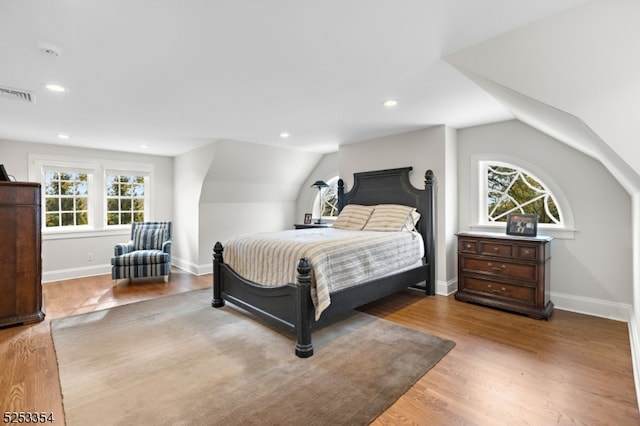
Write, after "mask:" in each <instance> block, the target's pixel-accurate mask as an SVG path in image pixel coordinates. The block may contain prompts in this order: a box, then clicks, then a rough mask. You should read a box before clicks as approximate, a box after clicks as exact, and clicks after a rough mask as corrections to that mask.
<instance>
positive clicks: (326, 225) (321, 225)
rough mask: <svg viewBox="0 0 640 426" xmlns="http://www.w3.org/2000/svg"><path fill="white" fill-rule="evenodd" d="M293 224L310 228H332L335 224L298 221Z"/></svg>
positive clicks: (296, 226) (298, 227) (300, 227)
mask: <svg viewBox="0 0 640 426" xmlns="http://www.w3.org/2000/svg"><path fill="white" fill-rule="evenodd" d="M293 226H294V227H295V228H296V229H309V228H331V227H332V226H333V225H332V224H330V223H296V224H294V225H293Z"/></svg>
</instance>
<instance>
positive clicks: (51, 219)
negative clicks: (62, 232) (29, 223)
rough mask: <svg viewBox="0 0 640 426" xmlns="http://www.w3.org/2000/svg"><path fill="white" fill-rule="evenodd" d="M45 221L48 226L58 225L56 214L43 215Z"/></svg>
mask: <svg viewBox="0 0 640 426" xmlns="http://www.w3.org/2000/svg"><path fill="white" fill-rule="evenodd" d="M45 221H46V222H47V227H49V226H59V225H60V220H59V218H58V214H57V213H56V214H47V215H46V216H45Z"/></svg>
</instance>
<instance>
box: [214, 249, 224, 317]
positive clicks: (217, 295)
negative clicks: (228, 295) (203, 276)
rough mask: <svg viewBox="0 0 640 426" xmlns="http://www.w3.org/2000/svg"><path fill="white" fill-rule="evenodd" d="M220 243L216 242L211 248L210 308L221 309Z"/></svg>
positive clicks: (222, 300) (222, 302) (222, 301)
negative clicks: (211, 279) (211, 285)
mask: <svg viewBox="0 0 640 426" xmlns="http://www.w3.org/2000/svg"><path fill="white" fill-rule="evenodd" d="M223 250H224V247H222V243H221V242H220V241H218V242H217V243H216V245H215V246H214V247H213V300H212V301H211V306H213V307H214V308H221V307H223V306H224V299H223V298H222V263H223V259H222V251H223Z"/></svg>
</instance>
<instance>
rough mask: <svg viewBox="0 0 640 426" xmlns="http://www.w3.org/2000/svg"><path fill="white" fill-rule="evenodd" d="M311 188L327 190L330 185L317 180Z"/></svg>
mask: <svg viewBox="0 0 640 426" xmlns="http://www.w3.org/2000/svg"><path fill="white" fill-rule="evenodd" d="M311 186H312V187H314V188H318V189H320V188H326V187H327V186H329V185H328V184H327V182H325V181H323V180H317V181H315V182H314V183H313V185H311Z"/></svg>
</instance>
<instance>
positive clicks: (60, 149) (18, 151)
mask: <svg viewBox="0 0 640 426" xmlns="http://www.w3.org/2000/svg"><path fill="white" fill-rule="evenodd" d="M29 154H45V155H55V156H63V157H67V158H69V159H71V158H73V159H86V160H87V161H88V162H89V161H93V159H95V158H99V159H102V160H109V161H116V162H117V161H126V162H139V163H150V164H152V165H153V167H154V170H155V179H154V182H153V185H152V194H150V201H151V204H152V205H151V209H150V213H151V215H152V217H151V218H150V220H173V159H172V158H170V157H161V156H154V155H139V154H131V153H119V152H114V151H103V150H94V149H86V148H75V147H65V146H59V145H50V144H38V143H28V142H15V141H0V159H1V161H2V163H3V164H4V165H5V168H6V169H7V172H8V173H9V174H11V175H14V176H15V177H16V179H17V180H20V181H28V180H29ZM129 237H130V233H129V231H128V230H117V231H114V230H104V229H96V230H95V231H89V232H82V233H76V234H70V233H65V234H63V235H52V234H47V233H46V232H44V233H43V236H42V239H43V241H42V277H43V281H44V282H48V281H55V280H60V279H68V278H77V277H82V276H90V275H98V274H107V273H111V264H110V262H111V257H112V256H113V247H114V245H115V244H117V243H120V242H126V241H128V240H129ZM89 254H90V255H91V260H90V259H89Z"/></svg>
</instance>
